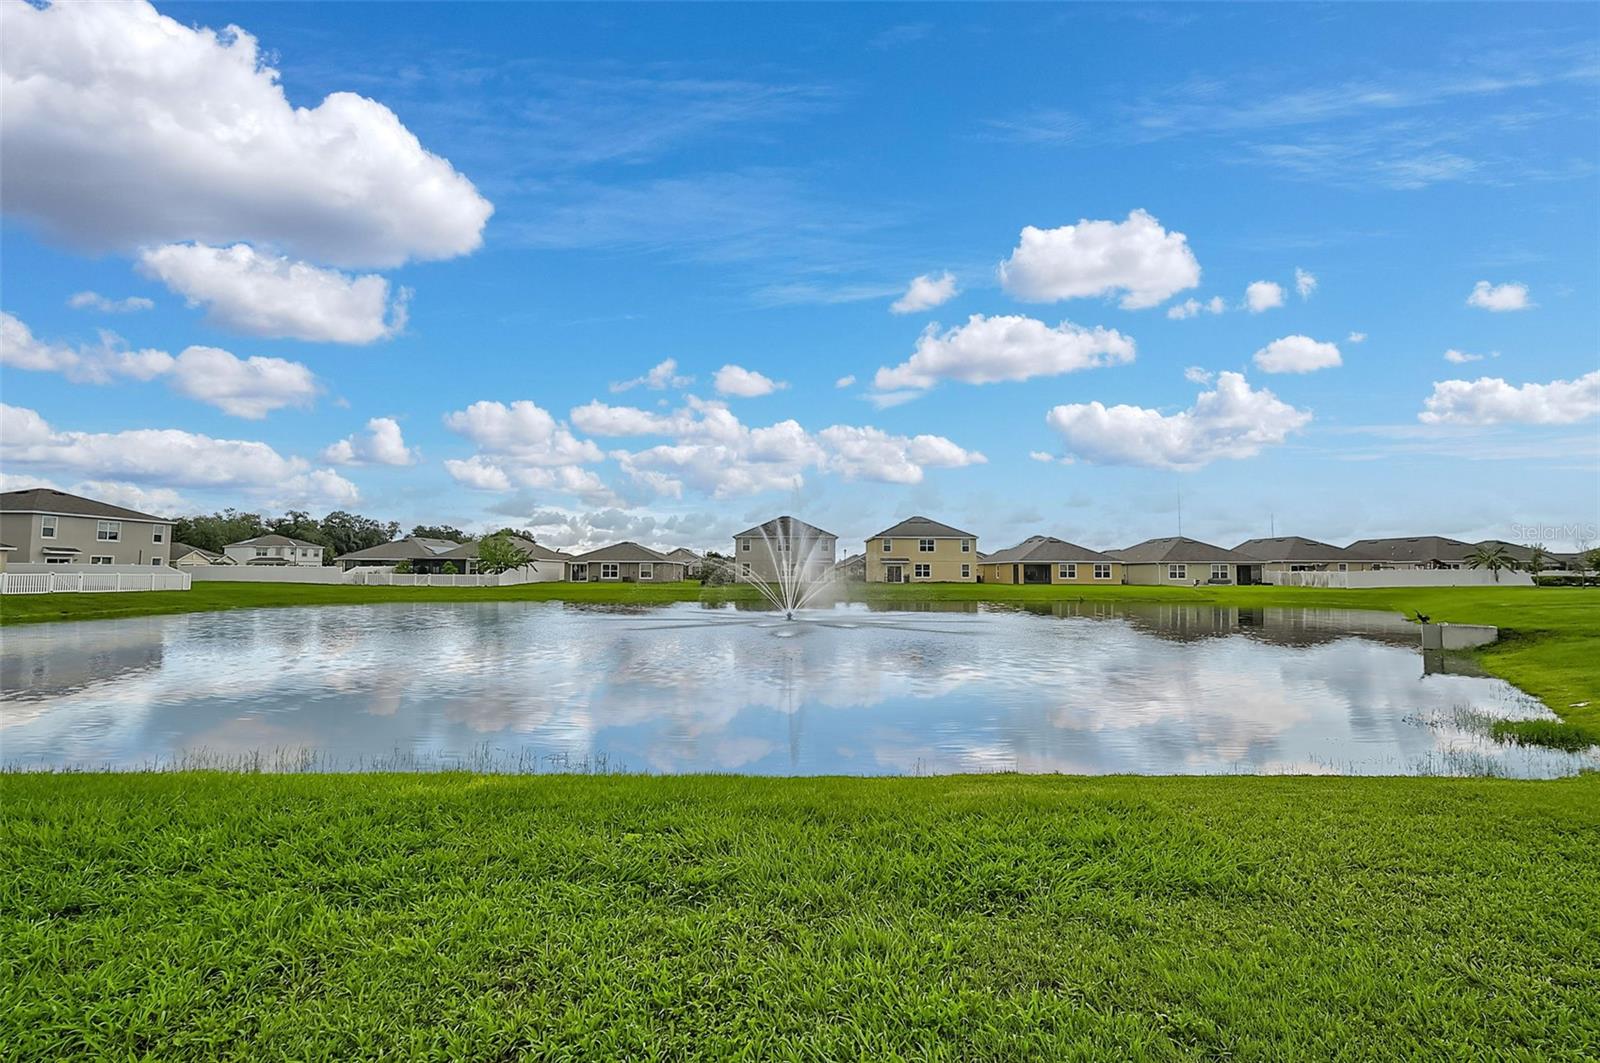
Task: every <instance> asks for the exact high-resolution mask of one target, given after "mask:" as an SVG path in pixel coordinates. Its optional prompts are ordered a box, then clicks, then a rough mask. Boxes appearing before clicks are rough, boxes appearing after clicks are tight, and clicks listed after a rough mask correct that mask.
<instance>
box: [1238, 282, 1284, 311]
mask: <svg viewBox="0 0 1600 1063" xmlns="http://www.w3.org/2000/svg"><path fill="white" fill-rule="evenodd" d="M1244 305H1245V306H1246V307H1247V308H1249V310H1250V312H1251V313H1252V314H1259V313H1261V312H1262V311H1264V310H1271V309H1272V308H1273V307H1275V306H1282V305H1283V285H1281V284H1279V283H1277V282H1276V281H1251V282H1250V284H1249V285H1248V286H1247V287H1246V288H1245V290H1244Z"/></svg>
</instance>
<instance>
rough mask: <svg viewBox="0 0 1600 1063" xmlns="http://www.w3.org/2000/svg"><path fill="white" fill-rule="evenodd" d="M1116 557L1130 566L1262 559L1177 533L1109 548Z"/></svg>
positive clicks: (1252, 562)
mask: <svg viewBox="0 0 1600 1063" xmlns="http://www.w3.org/2000/svg"><path fill="white" fill-rule="evenodd" d="M1106 552H1107V553H1108V554H1110V555H1111V556H1112V557H1113V558H1115V559H1116V560H1118V561H1122V562H1125V563H1127V564H1130V565H1148V564H1156V565H1163V564H1186V563H1192V564H1201V565H1203V564H1206V563H1208V562H1219V563H1225V564H1233V565H1258V564H1260V563H1261V562H1260V561H1259V560H1258V559H1256V558H1254V557H1251V556H1250V555H1249V554H1241V553H1239V552H1238V551H1236V550H1228V549H1224V548H1223V547H1220V546H1213V545H1212V544H1211V543H1203V542H1201V541H1200V540H1199V539H1190V538H1187V537H1185V536H1182V535H1173V536H1169V537H1167V538H1164V539H1146V540H1145V541H1144V542H1142V543H1136V544H1135V545H1133V546H1130V547H1127V548H1126V549H1122V550H1107V551H1106Z"/></svg>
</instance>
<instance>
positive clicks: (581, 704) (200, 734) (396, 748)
mask: <svg viewBox="0 0 1600 1063" xmlns="http://www.w3.org/2000/svg"><path fill="white" fill-rule="evenodd" d="M1440 667H1441V664H1440V662H1438V661H1431V660H1425V659H1424V657H1423V654H1422V653H1421V652H1420V650H1419V648H1418V636H1417V631H1416V628H1415V627H1412V626H1410V625H1408V624H1406V623H1405V622H1404V621H1402V620H1401V619H1400V618H1399V617H1394V616H1389V615H1385V614H1379V613H1359V612H1347V611H1334V610H1304V609H1265V610H1239V609H1222V608H1210V607H1193V606H1162V605H1138V604H1123V603H1115V604H1113V603H1059V604H1055V605H1053V606H1050V607H1046V608H1042V609H1040V610H1023V609H1014V608H1008V607H999V606H981V607H973V606H967V607H955V608H952V609H948V610H947V609H938V610H929V611H919V612H892V613H889V612H874V611H870V610H868V609H866V608H863V607H860V606H850V607H841V608H838V609H832V610H822V611H817V612H815V613H813V614H812V619H811V620H810V621H808V622H803V623H786V622H784V621H782V620H781V619H779V618H777V617H775V616H772V615H770V614H764V613H758V612H750V611H745V610H737V609H733V608H720V609H710V608H706V607H703V606H700V605H697V604H682V605H675V606H668V607H664V608H656V609H648V610H619V609H608V608H597V607H592V606H578V605H568V604H564V603H559V602H552V603H520V602H495V603H482V604H450V605H443V604H428V605H422V604H406V605H390V606H362V607H350V608H318V609H263V610H252V611H240V612H227V613H196V614H191V615H186V616H171V617H143V618H138V619H130V620H113V621H101V622H93V623H73V624H49V625H40V626H35V627H23V628H13V629H11V630H9V631H7V632H6V634H5V639H4V647H3V650H0V763H4V764H5V765H6V766H9V767H28V768H42V767H87V768H105V767H120V768H143V767H157V766H173V765H206V764H214V765H218V766H227V765H239V764H248V763H260V764H261V765H262V766H264V767H267V768H279V769H296V768H299V769H306V768H310V769H325V770H337V769H349V768H357V767H391V768H418V769H426V768H441V767H454V766H465V767H472V768H479V769H493V770H530V771H531V770H553V769H557V768H565V769H567V770H573V769H577V770H596V769H605V770H627V771H648V772H690V771H736V772H751V773H761V774H788V775H813V774H852V775H861V774H931V773H948V772H965V771H994V770H1005V771H1023V772H1074V773H1107V772H1136V773H1150V774H1165V773H1202V772H1261V773H1266V772H1335V773H1346V774H1373V773H1378V774H1482V773H1493V774H1501V775H1515V776H1553V775H1562V774H1569V773H1571V772H1574V771H1577V770H1579V769H1580V768H1582V767H1594V766H1597V765H1600V753H1596V752H1595V751H1593V750H1591V751H1590V752H1589V753H1586V754H1576V755H1575V754H1564V753H1559V752H1555V751H1548V750H1539V749H1523V748H1517V747H1508V746H1503V745H1500V744H1497V743H1495V742H1494V741H1492V740H1491V739H1490V738H1488V737H1487V735H1486V733H1485V728H1486V725H1487V719H1488V718H1498V717H1516V718H1525V717H1534V716H1547V715H1548V712H1547V710H1545V709H1544V708H1543V707H1542V706H1540V705H1538V703H1537V702H1534V701H1532V700H1531V699H1529V698H1528V697H1526V696H1525V695H1523V694H1521V693H1520V692H1519V691H1517V690H1516V689H1515V688H1514V687H1511V686H1510V685H1508V684H1506V683H1504V682H1502V681H1500V680H1497V679H1492V678H1486V677H1482V676H1477V675H1468V674H1450V671H1448V670H1459V668H1460V667H1461V664H1460V662H1454V663H1446V664H1444V665H1443V667H1445V668H1446V669H1448V670H1447V671H1445V672H1441V671H1439V670H1438V669H1439V668H1440Z"/></svg>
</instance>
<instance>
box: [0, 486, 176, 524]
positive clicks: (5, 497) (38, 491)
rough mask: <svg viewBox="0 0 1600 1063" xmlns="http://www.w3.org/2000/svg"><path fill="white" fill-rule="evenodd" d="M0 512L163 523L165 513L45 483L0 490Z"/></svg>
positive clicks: (164, 522) (165, 522)
mask: <svg viewBox="0 0 1600 1063" xmlns="http://www.w3.org/2000/svg"><path fill="white" fill-rule="evenodd" d="M0 513H51V514H57V515H60V516H64V517H103V518H109V519H112V520H145V521H150V522H152V523H155V524H167V523H170V521H169V520H168V519H167V518H166V517H153V516H151V515H150V514H148V513H140V512H139V511H138V510H136V509H128V508H127V507H125V506H113V505H112V504H111V503H110V502H99V501H96V500H95V499H92V498H84V497H83V496H82V495H69V494H67V493H66V492H65V491H57V490H55V489H53V488H49V487H29V488H26V489H24V490H21V491H6V492H4V493H3V494H0Z"/></svg>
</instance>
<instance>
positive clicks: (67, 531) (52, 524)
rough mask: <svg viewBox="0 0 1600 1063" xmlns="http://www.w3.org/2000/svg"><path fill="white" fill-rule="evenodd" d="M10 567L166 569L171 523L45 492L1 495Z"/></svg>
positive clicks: (1, 527)
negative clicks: (134, 567)
mask: <svg viewBox="0 0 1600 1063" xmlns="http://www.w3.org/2000/svg"><path fill="white" fill-rule="evenodd" d="M0 541H4V542H5V543H6V545H8V546H10V547H11V548H12V549H11V551H10V555H9V560H10V563H11V564H13V565H41V564H43V565H165V564H166V563H167V558H168V557H170V556H171V554H172V522H171V521H170V520H168V519H167V518H166V517H157V516H153V515H151V514H149V513H140V512H139V511H138V510H136V509H128V508H127V507H125V506H114V505H112V504H111V503H109V502H100V501H96V500H95V499H92V498H84V497H82V496H81V495H69V494H67V493H66V492H65V491H56V490H54V489H51V488H46V487H33V488H28V489H26V490H22V491H6V492H5V493H3V494H0Z"/></svg>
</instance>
